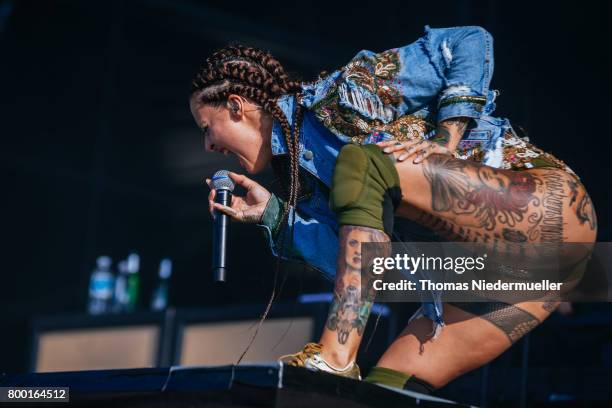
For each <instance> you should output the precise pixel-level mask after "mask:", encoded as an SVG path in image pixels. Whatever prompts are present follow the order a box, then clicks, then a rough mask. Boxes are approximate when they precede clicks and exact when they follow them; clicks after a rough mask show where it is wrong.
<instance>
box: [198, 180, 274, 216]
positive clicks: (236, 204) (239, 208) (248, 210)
mask: <svg viewBox="0 0 612 408" xmlns="http://www.w3.org/2000/svg"><path fill="white" fill-rule="evenodd" d="M229 176H230V178H231V179H232V180H234V181H235V182H236V184H238V185H239V186H242V187H244V188H245V189H246V190H247V193H246V195H245V196H244V197H240V196H237V195H234V194H232V203H231V206H229V207H228V206H226V205H221V204H219V203H215V193H216V191H215V190H214V189H213V188H212V186H211V184H210V179H206V184H208V187H211V189H210V193H209V194H208V209H209V211H210V214H211V215H212V216H213V218H214V216H215V214H214V210H217V211H221V212H222V213H225V214H227V215H229V216H230V217H231V218H232V219H233V220H236V221H240V222H247V223H254V224H255V223H258V222H261V219H262V217H263V213H264V210H265V209H266V205H267V204H268V200H270V197H271V196H272V194H270V192H269V191H268V190H266V189H265V188H264V187H262V186H261V185H259V184H257V183H256V182H254V181H253V180H251V179H250V178H248V177H246V176H243V175H241V174H236V173H233V172H230V173H229Z"/></svg>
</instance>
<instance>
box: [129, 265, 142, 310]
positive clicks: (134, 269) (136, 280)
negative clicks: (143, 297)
mask: <svg viewBox="0 0 612 408" xmlns="http://www.w3.org/2000/svg"><path fill="white" fill-rule="evenodd" d="M139 272H140V257H139V256H138V254H135V253H131V254H130V255H128V257H127V301H126V309H127V311H128V312H131V311H133V310H134V309H136V305H137V304H138V292H139V287H140V276H139Z"/></svg>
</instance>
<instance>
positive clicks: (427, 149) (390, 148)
mask: <svg viewBox="0 0 612 408" xmlns="http://www.w3.org/2000/svg"><path fill="white" fill-rule="evenodd" d="M376 144H377V145H378V146H380V147H381V148H383V152H384V153H386V154H394V153H397V152H401V153H399V156H397V155H396V156H395V157H396V160H397V161H398V162H401V161H404V160H406V159H407V158H409V157H410V156H412V155H415V154H416V157H415V158H414V160H413V161H412V162H413V163H414V164H418V163H421V162H422V161H423V160H425V159H426V158H427V157H429V155H432V154H436V153H437V154H452V152H451V151H450V150H449V149H448V148H447V147H445V146H441V145H440V144H438V143H436V142H431V141H429V140H425V139H421V138H414V139H410V140H405V141H402V142H399V141H396V140H387V141H384V142H379V143H376Z"/></svg>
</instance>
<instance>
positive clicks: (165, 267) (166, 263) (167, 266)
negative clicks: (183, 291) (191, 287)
mask: <svg viewBox="0 0 612 408" xmlns="http://www.w3.org/2000/svg"><path fill="white" fill-rule="evenodd" d="M170 275H172V261H171V260H170V259H168V258H164V259H162V260H161V262H160V263H159V277H160V278H161V279H168V278H169V277H170Z"/></svg>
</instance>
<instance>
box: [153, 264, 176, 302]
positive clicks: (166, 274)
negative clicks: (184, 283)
mask: <svg viewBox="0 0 612 408" xmlns="http://www.w3.org/2000/svg"><path fill="white" fill-rule="evenodd" d="M171 275H172V261H171V260H170V259H168V258H164V259H162V260H161V262H160V263H159V284H158V286H157V289H156V290H155V293H153V298H152V299H151V309H153V310H164V309H165V308H166V307H167V306H168V280H169V279H170V276H171Z"/></svg>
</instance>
